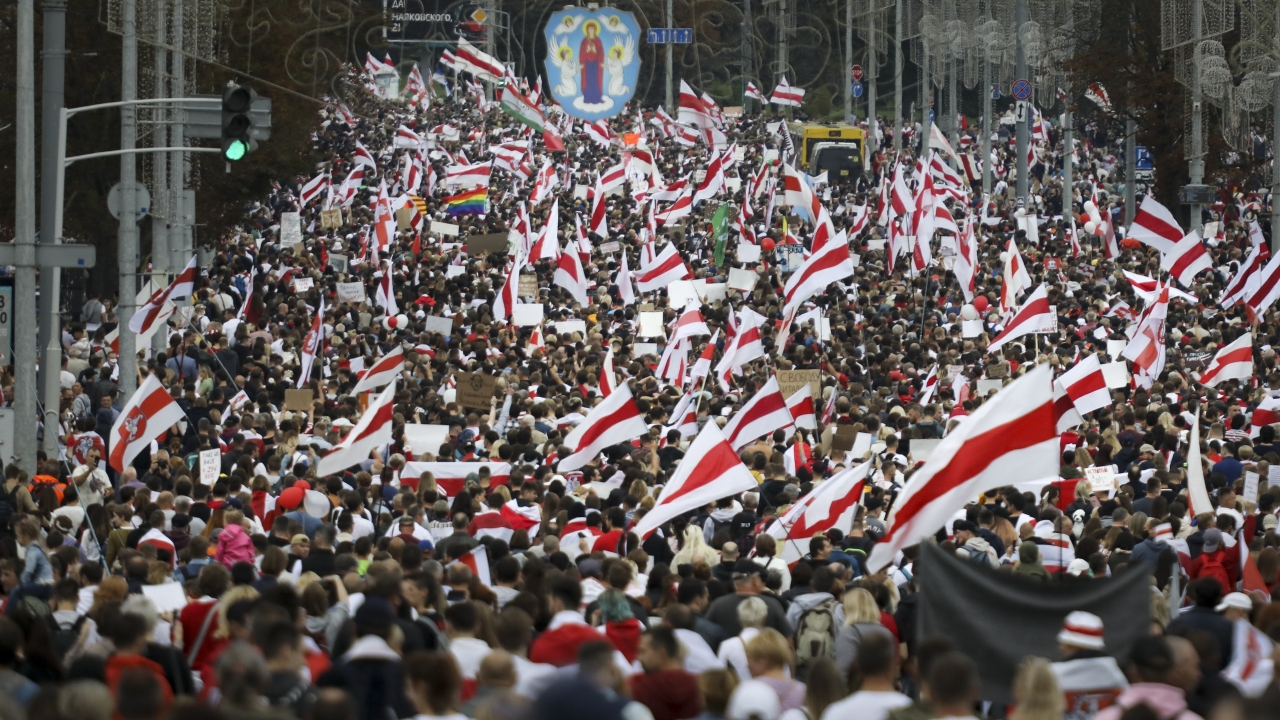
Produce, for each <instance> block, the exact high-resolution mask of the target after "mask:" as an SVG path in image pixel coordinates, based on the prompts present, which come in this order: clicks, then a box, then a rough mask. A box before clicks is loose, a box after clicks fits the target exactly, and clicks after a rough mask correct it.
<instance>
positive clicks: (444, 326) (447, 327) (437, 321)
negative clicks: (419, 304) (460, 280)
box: [427, 305, 519, 337]
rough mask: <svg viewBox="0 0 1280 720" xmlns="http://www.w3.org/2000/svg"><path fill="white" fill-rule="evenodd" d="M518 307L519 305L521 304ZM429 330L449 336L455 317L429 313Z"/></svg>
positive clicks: (451, 332)
mask: <svg viewBox="0 0 1280 720" xmlns="http://www.w3.org/2000/svg"><path fill="white" fill-rule="evenodd" d="M516 307H519V305H517V306H516ZM427 332H429V333H440V334H441V335H444V336H445V337H449V336H450V335H452V334H453V318H447V317H440V316H439V315H428V316H427Z"/></svg>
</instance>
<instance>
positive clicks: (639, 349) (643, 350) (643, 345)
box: [631, 342, 658, 358]
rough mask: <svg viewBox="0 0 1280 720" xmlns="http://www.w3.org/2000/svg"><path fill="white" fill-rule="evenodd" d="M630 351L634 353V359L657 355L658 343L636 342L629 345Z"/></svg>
mask: <svg viewBox="0 0 1280 720" xmlns="http://www.w3.org/2000/svg"><path fill="white" fill-rule="evenodd" d="M631 349H632V350H633V351H634V352H635V357H638V358H639V357H644V356H645V355H657V354H658V343H651V342H638V343H633V344H632V345H631Z"/></svg>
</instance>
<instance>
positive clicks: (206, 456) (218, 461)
mask: <svg viewBox="0 0 1280 720" xmlns="http://www.w3.org/2000/svg"><path fill="white" fill-rule="evenodd" d="M221 474H222V451H221V450H219V449H217V448H214V449H213V450H201V451H200V482H202V483H204V484H205V485H212V484H214V483H216V482H218V476H219V475H221Z"/></svg>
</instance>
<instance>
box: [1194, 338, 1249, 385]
mask: <svg viewBox="0 0 1280 720" xmlns="http://www.w3.org/2000/svg"><path fill="white" fill-rule="evenodd" d="M1251 377H1253V336H1252V335H1250V334H1249V333H1247V332H1246V333H1244V334H1243V335H1241V336H1240V337H1238V338H1236V339H1235V340H1234V341H1233V342H1232V343H1231V344H1230V345H1227V346H1225V347H1223V348H1222V349H1221V350H1219V351H1218V354H1217V355H1214V356H1213V360H1212V361H1210V362H1209V367H1207V368H1205V371H1204V372H1203V373H1202V374H1201V375H1200V377H1198V378H1196V381H1197V382H1199V383H1200V384H1201V385H1204V386H1205V387H1217V386H1218V383H1220V382H1224V381H1226V380H1241V381H1244V380H1248V379H1249V378H1251Z"/></svg>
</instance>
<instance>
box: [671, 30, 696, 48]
mask: <svg viewBox="0 0 1280 720" xmlns="http://www.w3.org/2000/svg"><path fill="white" fill-rule="evenodd" d="M674 32H675V34H676V38H675V43H676V44H677V45H688V44H689V43H692V42H693V28H674Z"/></svg>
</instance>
